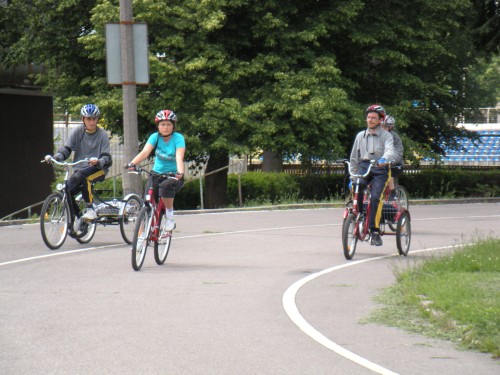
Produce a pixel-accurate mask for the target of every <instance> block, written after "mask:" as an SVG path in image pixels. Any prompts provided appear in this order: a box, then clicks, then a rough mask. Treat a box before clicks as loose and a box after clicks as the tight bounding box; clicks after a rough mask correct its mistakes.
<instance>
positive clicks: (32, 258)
mask: <svg viewBox="0 0 500 375" xmlns="http://www.w3.org/2000/svg"><path fill="white" fill-rule="evenodd" d="M340 225H342V224H317V225H301V226H294V227H277V228H262V229H246V230H235V231H232V232H218V233H203V234H195V235H191V236H181V237H175V241H178V240H185V239H190V238H200V237H210V236H225V235H230V234H243V233H252V232H267V231H272V230H286V229H303V228H316V227H328V226H340ZM119 246H124V245H123V244H114V245H104V246H93V247H87V248H85V249H77V250H68V251H62V252H59V253H51V254H44V255H39V256H35V257H29V258H22V259H15V260H10V261H7V262H3V263H0V267H1V266H7V265H9V264H16V263H22V262H27V261H30V260H37V259H43V258H50V257H56V256H62V255H70V254H75V253H82V252H86V251H95V250H100V249H107V248H110V247H119Z"/></svg>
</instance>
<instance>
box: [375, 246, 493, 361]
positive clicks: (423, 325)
mask: <svg viewBox="0 0 500 375" xmlns="http://www.w3.org/2000/svg"><path fill="white" fill-rule="evenodd" d="M395 273H396V277H397V283H396V285H393V286H391V287H389V288H387V289H385V290H384V291H383V292H382V293H381V294H380V295H379V296H377V297H376V300H377V301H378V302H380V303H382V304H383V305H384V307H382V308H381V309H379V310H376V311H374V312H373V313H372V314H371V315H370V317H369V318H368V319H366V320H365V322H374V323H380V324H385V325H390V326H395V327H399V328H403V329H405V330H408V331H410V332H415V333H420V334H423V335H426V336H429V337H436V338H441V339H446V340H452V341H454V342H456V343H457V344H458V345H459V346H460V347H462V348H466V349H473V350H478V351H481V352H485V353H491V354H492V356H493V357H495V358H499V357H500V240H499V239H494V238H489V239H486V240H481V241H479V242H477V243H476V244H474V245H470V246H466V247H463V248H460V249H459V250H456V251H454V252H453V253H452V254H450V255H448V256H444V257H441V258H430V259H427V260H425V261H424V262H422V263H420V264H416V265H414V266H412V267H410V269H406V270H396V271H395Z"/></svg>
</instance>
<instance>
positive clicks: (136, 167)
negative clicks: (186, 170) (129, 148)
mask: <svg viewBox="0 0 500 375" xmlns="http://www.w3.org/2000/svg"><path fill="white" fill-rule="evenodd" d="M128 173H135V174H140V173H146V174H148V175H149V176H158V177H168V178H175V179H176V180H178V178H177V177H175V176H176V174H175V173H172V172H170V173H153V172H150V171H148V170H147V169H144V168H141V167H138V166H137V165H135V166H134V169H133V170H131V169H128ZM179 174H182V173H179Z"/></svg>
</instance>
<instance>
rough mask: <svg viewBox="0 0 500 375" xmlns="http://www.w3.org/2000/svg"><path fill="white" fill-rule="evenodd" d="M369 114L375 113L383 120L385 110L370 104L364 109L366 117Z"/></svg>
mask: <svg viewBox="0 0 500 375" xmlns="http://www.w3.org/2000/svg"><path fill="white" fill-rule="evenodd" d="M370 112H376V113H378V115H379V116H380V117H381V118H382V120H383V119H385V109H384V107H382V106H381V105H378V104H372V105H371V106H369V107H368V108H367V109H366V111H365V115H367V114H368V113H370Z"/></svg>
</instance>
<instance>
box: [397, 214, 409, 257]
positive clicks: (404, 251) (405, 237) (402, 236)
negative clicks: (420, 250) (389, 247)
mask: <svg viewBox="0 0 500 375" xmlns="http://www.w3.org/2000/svg"><path fill="white" fill-rule="evenodd" d="M410 244H411V220H410V214H409V213H408V212H403V214H402V215H401V216H400V217H399V220H398V225H397V229H396V246H397V248H398V253H399V255H403V256H407V255H408V252H409V251H410Z"/></svg>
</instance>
